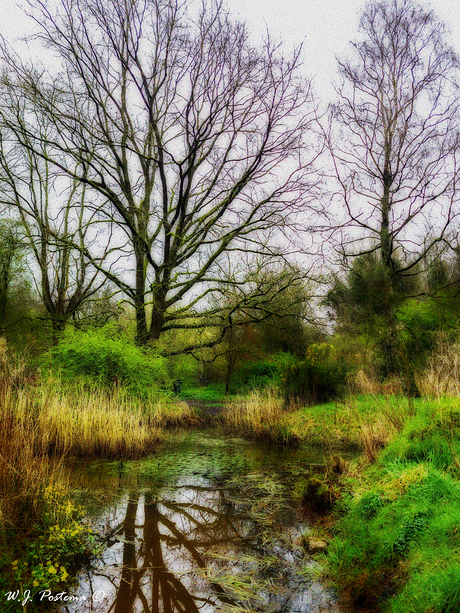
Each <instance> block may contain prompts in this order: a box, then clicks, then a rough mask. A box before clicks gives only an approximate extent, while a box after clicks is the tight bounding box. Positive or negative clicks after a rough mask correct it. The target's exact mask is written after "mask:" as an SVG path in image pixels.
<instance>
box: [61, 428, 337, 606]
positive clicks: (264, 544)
mask: <svg viewBox="0 0 460 613" xmlns="http://www.w3.org/2000/svg"><path fill="white" fill-rule="evenodd" d="M323 461H324V458H323V454H322V453H317V452H316V453H315V452H306V451H304V450H292V449H282V448H278V447H276V446H273V445H272V446H267V445H261V444H258V443H252V442H248V441H245V440H242V439H236V438H223V437H222V436H221V435H220V436H219V435H217V434H216V433H213V432H212V431H206V432H196V431H194V432H191V433H186V434H179V435H174V436H172V437H171V440H170V441H169V442H168V443H167V444H165V445H164V446H163V447H162V449H161V451H160V452H158V453H157V454H156V455H153V456H150V457H149V458H145V459H143V460H139V461H133V462H127V463H123V464H121V463H118V462H97V463H92V464H90V465H86V466H80V467H78V468H77V469H76V470H75V473H74V480H75V485H76V487H77V488H78V489H79V491H80V495H81V498H82V500H83V501H84V502H85V505H87V508H88V514H89V517H90V518H91V521H92V523H93V526H94V528H95V529H96V530H97V532H98V533H99V534H100V535H102V537H103V547H104V553H103V555H102V557H101V558H100V559H99V560H98V561H97V562H95V563H94V564H93V565H92V566H91V567H90V568H87V569H85V570H84V571H82V572H81V573H80V574H79V576H78V583H77V585H76V587H75V589H74V590H73V591H72V592H70V594H71V595H72V596H73V597H75V598H78V601H74V602H72V603H71V604H67V605H66V606H63V607H62V608H61V609H60V612H61V613H90V612H94V613H239V612H241V613H243V612H256V611H260V612H264V613H265V612H266V613H269V612H273V613H275V612H276V613H281V612H283V613H300V612H302V613H305V612H311V613H320V612H322V613H326V612H327V613H332V612H334V613H336V612H338V611H339V608H338V606H337V604H336V602H335V599H334V595H333V593H332V592H330V591H329V590H327V589H325V588H324V587H322V586H321V585H320V583H318V581H317V580H315V571H316V567H315V563H314V562H312V561H311V560H309V559H308V557H306V556H305V552H304V549H303V548H302V546H301V541H302V536H303V535H305V534H307V533H308V531H309V528H308V525H306V523H305V522H304V521H303V520H301V518H300V516H299V514H298V512H297V511H296V508H295V504H294V503H293V501H292V500H291V498H290V492H291V491H292V485H293V483H295V480H296V479H297V480H298V479H299V477H300V476H301V475H302V474H305V472H306V471H307V470H309V468H310V467H311V466H312V465H313V466H318V465H321V464H322V463H323Z"/></svg>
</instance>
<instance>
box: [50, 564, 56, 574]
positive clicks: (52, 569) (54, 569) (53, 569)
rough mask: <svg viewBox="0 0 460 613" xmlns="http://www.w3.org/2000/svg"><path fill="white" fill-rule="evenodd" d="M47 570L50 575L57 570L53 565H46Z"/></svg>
mask: <svg viewBox="0 0 460 613" xmlns="http://www.w3.org/2000/svg"><path fill="white" fill-rule="evenodd" d="M48 572H49V573H50V574H51V575H55V574H56V573H57V570H56V568H55V567H54V566H48Z"/></svg>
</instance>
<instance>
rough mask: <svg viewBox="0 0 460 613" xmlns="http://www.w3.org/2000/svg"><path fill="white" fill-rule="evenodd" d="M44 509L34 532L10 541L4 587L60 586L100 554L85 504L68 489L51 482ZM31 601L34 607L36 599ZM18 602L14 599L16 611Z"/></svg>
mask: <svg viewBox="0 0 460 613" xmlns="http://www.w3.org/2000/svg"><path fill="white" fill-rule="evenodd" d="M40 503H41V506H42V513H41V514H40V521H39V522H38V523H37V524H36V525H35V527H34V532H33V533H30V534H29V536H28V538H27V539H25V540H21V541H18V542H16V541H11V542H9V544H8V549H7V551H8V554H7V555H6V556H5V558H4V559H3V560H2V562H3V564H0V575H1V576H2V578H3V579H4V580H5V582H6V583H5V585H2V584H0V587H1V588H3V590H4V591H10V590H17V589H20V590H21V594H23V593H24V592H25V591H26V590H30V593H31V594H32V595H33V594H34V593H36V592H37V591H39V590H44V589H53V588H54V589H58V588H59V587H60V588H62V587H63V586H65V584H66V583H68V582H69V580H70V578H71V576H72V574H73V573H74V571H75V568H76V567H77V566H78V565H79V563H81V561H82V560H84V559H88V558H89V557H92V556H94V555H98V554H100V552H101V550H100V545H99V544H98V543H97V538H96V536H95V535H94V534H93V532H92V529H91V528H90V526H89V525H88V524H86V523H85V522H84V520H83V515H84V510H83V507H81V506H78V505H76V504H75V503H74V502H73V501H72V499H71V498H70V497H69V495H68V493H67V492H65V491H64V490H60V489H58V488H56V487H51V486H48V487H46V488H45V490H44V492H43V497H42V500H41V501H40ZM29 605H31V606H32V608H33V609H34V603H33V601H31V602H30V603H29ZM16 606H17V605H16V604H14V603H12V607H13V608H12V609H11V610H12V611H13V610H16V609H15V608H14V607H16Z"/></svg>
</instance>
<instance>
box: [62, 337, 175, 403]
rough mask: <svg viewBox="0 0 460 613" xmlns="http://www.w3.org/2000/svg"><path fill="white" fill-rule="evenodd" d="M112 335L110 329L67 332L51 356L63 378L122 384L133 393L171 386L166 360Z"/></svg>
mask: <svg viewBox="0 0 460 613" xmlns="http://www.w3.org/2000/svg"><path fill="white" fill-rule="evenodd" d="M110 332H111V328H110V327H108V328H105V329H101V330H93V331H90V332H81V331H74V330H69V331H67V332H66V334H65V335H64V336H63V337H62V339H61V340H60V342H59V345H58V346H57V347H56V348H55V349H53V351H52V355H51V357H52V362H53V364H54V365H55V366H56V367H58V368H59V369H60V371H61V376H62V377H63V378H64V379H66V380H70V381H72V380H75V379H77V378H82V377H83V378H88V379H90V380H92V381H93V382H95V383H97V384H98V385H102V386H112V385H118V384H121V385H123V386H126V387H128V388H130V389H131V390H133V391H142V390H146V389H151V388H152V387H165V386H169V381H168V375H167V367H166V360H165V359H164V358H162V357H160V356H158V355H155V354H154V353H153V352H151V351H150V352H145V351H142V350H141V349H140V348H139V347H136V346H135V345H133V344H130V343H128V342H127V341H126V340H125V339H122V338H117V337H116V336H115V335H112V336H110Z"/></svg>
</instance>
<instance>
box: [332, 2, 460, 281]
mask: <svg viewBox="0 0 460 613" xmlns="http://www.w3.org/2000/svg"><path fill="white" fill-rule="evenodd" d="M360 31H361V34H362V36H361V38H360V39H359V41H358V42H355V43H353V49H354V58H353V59H352V60H344V61H339V69H340V75H341V85H340V87H338V88H337V92H338V95H339V100H338V102H337V104H335V105H333V106H332V107H331V126H332V129H331V130H330V131H329V132H328V134H327V138H328V143H329V150H330V152H331V157H332V161H333V167H334V173H333V174H334V177H335V179H336V180H337V184H338V190H337V191H336V193H335V194H334V202H335V203H338V206H339V209H340V212H341V214H342V215H341V221H340V224H339V226H340V229H341V232H340V242H341V244H342V245H345V246H344V247H343V250H344V252H345V253H346V254H347V253H348V254H352V255H362V254H363V253H366V252H368V253H370V252H373V251H375V252H377V253H378V255H379V260H380V261H381V263H382V265H383V266H384V268H385V270H386V271H387V274H388V276H389V279H390V285H391V287H392V288H393V290H397V289H398V287H399V285H400V283H399V282H400V279H401V277H402V276H404V275H411V274H415V273H416V271H417V267H418V266H419V265H420V263H421V262H423V259H424V258H425V257H426V255H427V253H428V252H429V251H430V250H431V249H432V248H433V246H434V245H435V244H436V243H437V242H439V241H441V240H443V239H446V238H447V237H448V231H449V227H450V224H451V222H452V220H453V218H454V216H455V213H456V211H455V204H456V200H457V185H456V184H457V176H458V160H457V149H458V130H459V114H458V111H459V104H458V92H457V88H456V86H455V79H456V78H457V76H458V75H457V69H458V59H457V56H456V55H455V54H454V52H453V51H452V49H451V48H450V47H449V45H448V44H447V43H446V32H445V28H444V26H443V24H442V23H441V22H440V21H439V20H438V19H437V18H436V16H435V15H434V13H433V12H432V11H431V10H427V9H425V8H424V7H421V6H419V5H418V4H416V3H414V2H413V1H412V0H386V1H378V2H370V3H369V4H368V5H367V6H366V8H365V10H364V12H363V15H362V17H361V22H360ZM334 136H335V138H334ZM427 235H430V236H431V237H432V238H431V239H428V240H427V239H426V237H427Z"/></svg>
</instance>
